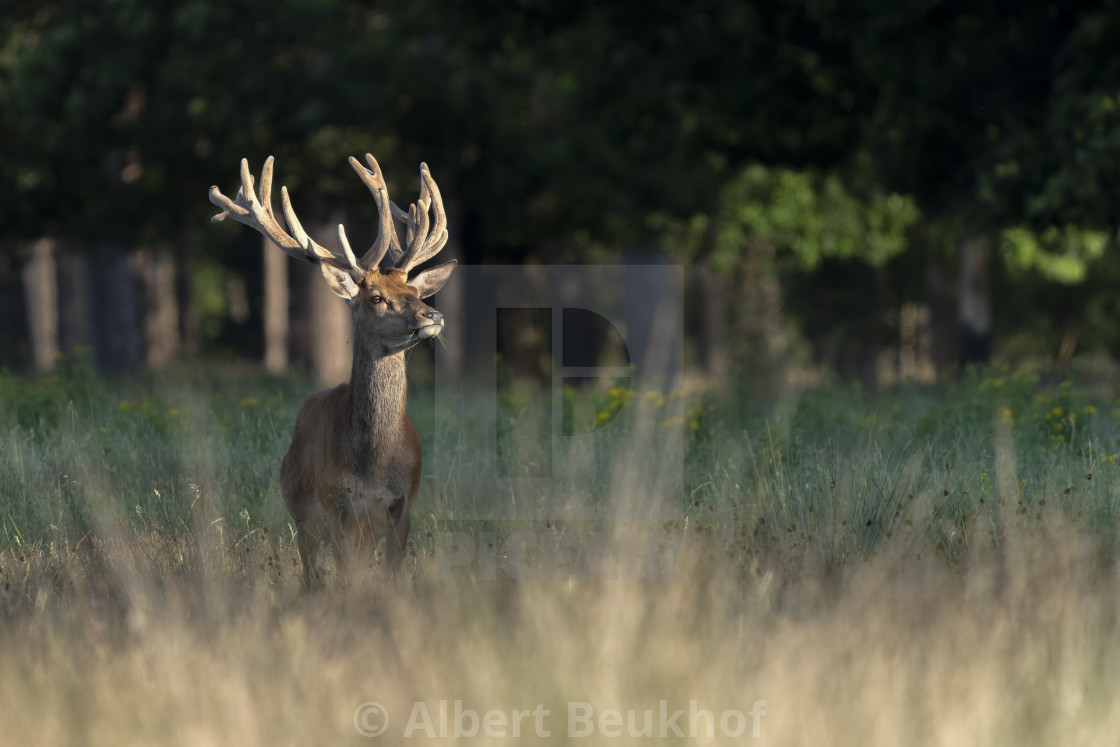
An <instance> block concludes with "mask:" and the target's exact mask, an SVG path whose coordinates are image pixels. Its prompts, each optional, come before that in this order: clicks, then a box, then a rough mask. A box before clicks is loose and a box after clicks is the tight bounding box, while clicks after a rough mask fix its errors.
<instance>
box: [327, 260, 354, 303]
mask: <svg viewBox="0 0 1120 747" xmlns="http://www.w3.org/2000/svg"><path fill="white" fill-rule="evenodd" d="M319 269H320V270H322V271H323V278H324V279H325V280H326V281H327V285H328V286H330V289H331V290H332V291H334V294H335V295H336V296H338V297H339V298H341V299H342V300H343V301H345V302H346V303H348V304H350V305H351V306H353V305H354V300H355V299H356V298H357V297H358V284H357V283H355V282H354V278H352V277H351V276H350V273H349V272H347V271H346V270H343V269H341V268H338V267H335V266H334V265H332V264H331V263H330V262H320V263H319Z"/></svg>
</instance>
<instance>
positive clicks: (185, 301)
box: [175, 218, 202, 351]
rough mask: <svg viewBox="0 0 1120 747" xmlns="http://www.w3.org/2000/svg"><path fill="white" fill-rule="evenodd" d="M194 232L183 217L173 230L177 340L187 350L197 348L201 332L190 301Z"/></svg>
mask: <svg viewBox="0 0 1120 747" xmlns="http://www.w3.org/2000/svg"><path fill="white" fill-rule="evenodd" d="M193 238H194V232H193V230H192V229H191V224H190V223H189V222H188V221H187V220H186V219H185V218H180V219H179V226H178V228H177V230H176V231H175V306H176V309H175V318H176V319H177V320H178V324H179V340H180V341H181V345H182V347H183V348H185V349H186V350H188V351H194V350H197V349H198V345H199V342H200V340H201V339H202V333H201V330H200V329H199V326H198V317H196V316H195V314H194V304H193V303H192V302H191V243H192V241H193Z"/></svg>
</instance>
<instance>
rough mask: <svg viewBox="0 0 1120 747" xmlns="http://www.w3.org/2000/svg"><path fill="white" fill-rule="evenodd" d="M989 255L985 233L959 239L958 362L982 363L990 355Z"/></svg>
mask: <svg viewBox="0 0 1120 747" xmlns="http://www.w3.org/2000/svg"><path fill="white" fill-rule="evenodd" d="M990 255H991V243H990V242H989V240H988V237H987V236H970V237H968V238H966V239H964V240H963V241H961V243H960V249H959V254H958V267H959V269H960V280H959V283H958V287H957V325H958V335H959V342H958V346H959V347H958V358H959V360H960V363H961V365H967V364H969V363H986V362H987V361H988V359H989V358H990V357H991V355H992V295H991V288H992V285H991V275H990V267H989V265H990V263H991V257H990Z"/></svg>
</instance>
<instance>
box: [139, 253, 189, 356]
mask: <svg viewBox="0 0 1120 747" xmlns="http://www.w3.org/2000/svg"><path fill="white" fill-rule="evenodd" d="M134 264H135V267H136V275H137V278H138V279H139V281H140V287H141V305H140V307H141V311H142V319H143V331H144V360H145V362H146V363H147V364H148V365H149V366H153V367H155V368H159V367H162V366H166V365H168V364H169V363H171V362H172V361H174V360H175V359H176V358H178V356H179V349H180V337H179V307H178V303H177V300H176V296H175V268H174V266H173V265H172V262H171V261H170V259H169V258H168V252H167V251H165V250H163V249H143V250H141V251H138V252H137V253H136V255H135V258H134Z"/></svg>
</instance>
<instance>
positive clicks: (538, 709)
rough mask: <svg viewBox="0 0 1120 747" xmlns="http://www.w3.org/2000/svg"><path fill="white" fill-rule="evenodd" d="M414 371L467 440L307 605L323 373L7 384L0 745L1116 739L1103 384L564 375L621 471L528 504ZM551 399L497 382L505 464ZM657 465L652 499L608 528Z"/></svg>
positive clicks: (429, 443) (1119, 455)
mask: <svg viewBox="0 0 1120 747" xmlns="http://www.w3.org/2000/svg"><path fill="white" fill-rule="evenodd" d="M422 374H423V372H422V371H421V372H420V374H419V375H417V374H416V372H414V374H413V376H414V378H415V379H417V381H416V382H415V383H416V386H415V389H414V391H413V392H411V393H410V401H409V410H410V412H411V413H412V415H413V419H414V420H415V422H416V424H417V429H418V431H419V432H420V435H421V440H422V442H423V444H424V448H425V459H428V457H429V455H430V454H431V453H432V451H433V448H434V447H433V445H434V444H438V443H454V444H456V446H455V449H454V450H453V451H454V453H453V454H452V455H451V457H450V458H448V459H447V460H446V461H444V462H442V463H441V464H439V465H436V466H433V467H431V468H429V469H428V470H426V473H425V477H424V482H423V486H422V489H421V494H420V499H419V501H418V503H417V506H416V508H415V510H414V513H413V516H414V519H413V527H412V535H411V545H412V546H411V548H410V553H409V556H408V558H406V561H405V563H404V567H403V569H402V571H401V573H400V575H399V576H398V577H397V578H395V579H393V578H388V577H387V576H386V574H384V573H383V572H381V571H380V570H379V569H378V568H373V569H372V570H371V572H370V573H369V574H368V576H366V577H364V578H360V579H356V580H355V581H354V582H353V583H351V585H349V586H348V587H346V588H341V587H340V586H339V585H338V584H337V583H332V581H336V579H334V577H333V576H332V574H331V568H330V563H329V560H327V559H328V558H329V553H322V556H324V557H323V559H324V560H327V566H326V571H327V588H326V589H325V590H324V591H320V592H315V593H312V594H304V593H301V592H300V589H299V561H298V557H297V553H296V550H295V546H294V543H293V531H292V527H291V525H290V523H289V521H288V516H287V514H286V512H285V511H284V508H283V505H282V503H281V500H280V494H279V485H278V469H279V463H280V459H281V457H282V456H283V454H284V451H285V450H286V448H287V445H288V441H289V439H290V434H291V429H292V426H293V423H294V420H295V413H296V411H297V410H298V408H299V406H300V404H301V403H302V401H303V399H304V398H305V397H306V396H307V395H308V394H309V393H310V392H311V391H312V387H311V386H310V385H309V384H308V383H307V382H306V381H304V380H302V379H300V378H298V377H282V378H277V377H269V376H266V375H265V374H263V373H261V372H259V371H256V370H241V369H234V368H222V369H218V368H214V369H202V368H200V369H198V370H181V371H177V372H173V373H166V374H160V375H154V374H153V375H150V376H145V377H142V378H139V379H133V380H128V381H106V380H104V379H102V378H99V377H98V376H97V375H96V374H94V373H93V371H92V368H91V366H90V365H89V362H88V359H87V358H86V357H85V356H83V355H78V356H77V357H75V358H70V359H64V360H60V361H59V362H58V367H57V370H56V371H55V373H54V374H53V375H51V376H49V377H36V378H29V377H20V376H14V375H0V728H2V734H3V740H4V742H5V743H10V744H20V743H30V744H82V745H102V744H106V745H107V744H113V745H121V744H152V743H159V744H170V745H178V744H182V745H206V744H377V743H381V744H409V743H412V742H421V743H439V744H446V743H463V744H506V743H510V742H522V743H530V744H566V743H568V742H569V741H571V740H572V739H578V738H581V737H585V738H586V741H587V742H588V743H594V744H600V743H623V744H633V743H639V744H641V743H653V742H657V743H673V744H759V745H803V744H804V745H816V744H829V745H878V744H883V745H898V744H907V745H924V744H931V745H938V744H944V745H961V744H976V745H1034V744H1038V745H1043V744H1045V745H1049V744H1109V743H1116V742H1117V741H1118V740H1120V691H1118V689H1117V686H1116V685H1115V683H1114V673H1115V672H1117V671H1120V585H1118V581H1120V572H1118V566H1117V559H1118V543H1117V538H1118V536H1120V535H1118V529H1120V520H1118V517H1117V509H1118V503H1117V499H1118V496H1120V400H1118V399H1117V397H1118V396H1120V390H1118V388H1117V387H1116V386H1115V380H1114V379H1112V378H1110V377H1107V376H1105V377H1100V376H1089V375H1087V374H1085V375H1083V374H1082V373H1081V372H1080V371H1079V369H1078V367H1077V366H1076V365H1075V366H1074V367H1073V368H1072V369H1071V371H1070V372H1069V373H1068V374H1066V375H1065V376H1063V377H1045V376H1039V375H1038V374H1035V373H1032V372H1029V371H1005V370H998V369H989V370H983V371H981V370H977V371H971V372H968V373H966V374H965V375H963V376H961V377H960V379H959V380H957V381H955V382H952V383H947V384H945V385H942V386H939V387H937V388H935V389H922V388H918V387H909V386H902V387H898V388H893V389H890V390H886V391H882V392H878V393H874V394H869V393H862V392H860V391H858V390H855V389H850V388H843V389H838V388H825V389H821V390H817V391H811V392H805V393H800V394H798V395H797V396H790V397H784V398H782V400H781V402H780V404H774V403H773V402H761V401H758V400H753V399H751V398H748V397H745V396H739V395H737V394H736V393H733V392H730V393H729V392H704V391H688V390H686V391H681V392H670V393H668V394H667V395H664V396H663V395H661V394H654V393H646V392H633V393H628V392H627V391H625V389H622V388H617V387H608V388H604V389H602V390H595V391H586V392H580V391H574V390H567V391H565V392H564V393H563V395H562V403H563V407H564V410H565V413H567V414H566V415H565V418H566V419H565V426H564V428H565V433H573V434H577V433H579V432H580V429H583V430H586V431H587V432H590V431H592V430H594V429H598V431H599V432H604V433H607V435H608V437H606V438H603V439H601V440H600V441H596V442H595V445H594V447H593V448H587V447H586V446H583V447H576V446H573V447H572V449H571V450H570V451H571V453H570V454H568V455H567V456H566V457H565V459H566V460H567V461H565V462H564V467H565V469H570V470H574V471H578V472H579V473H580V474H582V475H584V476H585V477H586V476H588V475H590V476H591V481H592V483H593V484H597V485H600V486H602V487H601V488H600V489H598V490H592V491H590V492H588V491H587V490H586V488H585V487H581V486H585V485H586V484H587V483H586V480H585V481H584V482H582V483H580V482H578V481H573V482H572V483H571V488H570V494H566V495H561V496H559V497H557V496H556V495H553V496H551V498H550V499H549V500H551V501H558V502H557V503H554V504H546V505H543V506H542V505H534V506H532V507H531V509H532V510H527V511H523V510H522V509H524V508H525V505H521V504H519V502H525V501H527V502H534V501H536V502H538V503H539V501H540V500H541V499H540V497H539V496H536V495H518V494H513V493H510V492H509V491H508V490H504V489H501V488H499V487H498V486H497V485H494V486H492V487H493V489H488V488H487V482H486V480H487V475H488V474H489V473H488V472H487V471H486V470H485V469H483V468H482V467H481V466H480V462H481V461H482V458H481V456H480V454H481V451H480V450H481V448H482V447H480V446H479V443H481V440H482V439H483V438H484V437H488V436H485V434H486V433H487V431H486V430H485V427H484V426H485V424H484V423H482V422H481V420H483V419H484V418H482V417H481V416H478V417H474V416H470V415H469V413H468V415H467V416H463V415H462V414H461V413H459V414H456V415H455V416H454V417H452V416H450V415H448V414H447V413H446V412H444V411H443V410H442V409H441V408H440V407H438V406H437V399H436V398H435V397H434V395H433V386H432V385H431V384H430V382H425V381H424V377H423V375H422ZM620 412H630V413H633V415H634V417H633V418H632V419H631V421H630V424H629V426H628V427H631V428H632V429H633V430H631V431H627V432H626V433H627V436H628V437H627V438H621V437H617V435H616V436H615V437H610V434H609V432H608V431H607V430H606V428H607V426H609V425H610V421H612V419H613V418H614V416H615V415H617V414H619V413H620ZM538 415H539V413H536V414H535V413H534V410H533V408H532V406H531V404H530V399H527V398H525V397H524V396H523V395H520V394H518V393H517V392H513V391H510V392H505V393H503V394H502V397H501V401H500V402H499V406H498V409H497V415H496V417H497V418H498V420H499V422H498V423H497V430H496V432H497V434H498V438H506V439H509V440H508V441H506V442H505V445H502V444H499V448H498V452H499V456H500V458H501V459H505V460H507V461H510V460H512V461H514V462H517V463H518V464H533V463H534V461H533V460H535V459H538V458H542V457H540V454H538V453H537V452H538V451H539V448H540V447H539V443H536V442H534V440H533V439H531V438H525V437H523V436H524V433H540V432H541V431H540V423H539V422H537V421H536V420H535V418H536V417H537V416H538ZM479 434H483V435H479ZM576 441H578V439H576V440H573V443H575V442H576ZM666 450H668V452H671V453H678V454H680V455H681V456H682V458H681V460H679V461H672V460H668V461H667V460H666V459H665V454H666V453H668V452H667V451H666ZM543 458H552V457H551V456H548V457H543ZM666 470H669V471H673V470H676V471H677V472H679V473H680V474H679V475H674V477H676V479H678V480H679V483H680V489H679V494H678V495H676V500H675V501H674V502H673V503H672V505H669V506H664V505H662V506H660V507H659V510H658V512H657V516H656V518H651V519H649V520H646V521H642V520H634V519H633V518H632V517H629V518H626V519H625V520H624V519H620V518H618V515H617V514H616V513H612V512H613V511H614V508H613V507H614V506H615V504H616V503H620V502H621V503H626V502H627V501H633V500H635V496H634V495H632V493H634V492H635V490H636V489H635V488H634V486H635V485H640V484H642V483H641V480H640V479H638V477H642V476H644V477H645V478H646V479H649V478H651V477H652V478H653V479H655V480H659V479H661V477H662V476H664V475H665V474H666ZM561 484H566V483H561ZM673 484H674V485H676V483H675V482H674V483H673ZM674 490H675V488H674ZM581 491H582V492H581ZM513 516H517V517H519V518H518V519H517V520H516V521H507V520H505V518H506V517H513ZM513 538H519V539H518V540H517V541H516V542H515V541H513ZM464 548H465V550H464ZM386 714H387V715H388V722H387V725H386V723H385V721H384V716H385V715H386ZM382 726H384V727H385V731H384V732H383V733H381V734H380V735H376V736H374V735H373V732H375V731H378V729H379V728H381V727H382Z"/></svg>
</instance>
